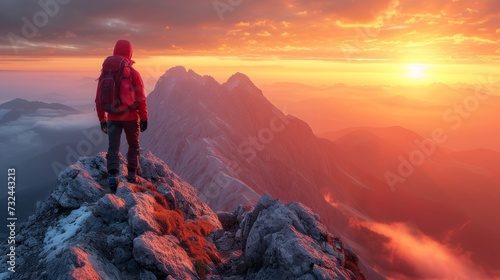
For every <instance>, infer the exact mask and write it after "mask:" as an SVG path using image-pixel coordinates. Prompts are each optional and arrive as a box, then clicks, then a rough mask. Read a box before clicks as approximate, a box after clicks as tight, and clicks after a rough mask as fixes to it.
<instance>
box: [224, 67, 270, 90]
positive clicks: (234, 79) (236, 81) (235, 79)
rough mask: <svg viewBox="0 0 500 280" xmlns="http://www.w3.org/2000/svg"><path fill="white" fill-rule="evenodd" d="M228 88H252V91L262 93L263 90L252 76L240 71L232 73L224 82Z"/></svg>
mask: <svg viewBox="0 0 500 280" xmlns="http://www.w3.org/2000/svg"><path fill="white" fill-rule="evenodd" d="M223 86H224V87H226V88H227V89H228V90H230V91H233V90H234V89H236V88H239V87H243V88H245V89H247V90H251V91H252V92H259V93H260V94H262V91H261V90H260V89H258V88H257V86H255V84H254V83H253V82H252V80H250V78H249V77H248V76H247V75H245V74H243V73H240V72H237V73H235V74H234V75H232V76H231V77H230V78H229V79H228V80H227V81H226V82H225V83H224V84H223Z"/></svg>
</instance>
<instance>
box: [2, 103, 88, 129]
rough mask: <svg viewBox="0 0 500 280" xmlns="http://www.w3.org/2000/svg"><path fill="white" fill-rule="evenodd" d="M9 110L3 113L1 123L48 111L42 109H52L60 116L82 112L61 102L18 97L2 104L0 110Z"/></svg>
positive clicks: (43, 113)
mask: <svg viewBox="0 0 500 280" xmlns="http://www.w3.org/2000/svg"><path fill="white" fill-rule="evenodd" d="M1 109H4V110H8V111H6V112H4V113H3V114H2V115H1V118H0V125H2V124H5V123H8V122H12V121H16V120H18V119H19V118H20V117H21V116H23V115H46V114H47V112H42V111H41V110H50V111H51V112H53V113H55V114H57V115H58V116H64V115H68V114H79V113H82V112H81V111H78V110H76V109H74V108H71V107H69V106H66V105H63V104H59V103H45V102H40V101H28V100H26V99H21V98H16V99H13V100H11V101H9V102H5V103H3V104H0V110H1Z"/></svg>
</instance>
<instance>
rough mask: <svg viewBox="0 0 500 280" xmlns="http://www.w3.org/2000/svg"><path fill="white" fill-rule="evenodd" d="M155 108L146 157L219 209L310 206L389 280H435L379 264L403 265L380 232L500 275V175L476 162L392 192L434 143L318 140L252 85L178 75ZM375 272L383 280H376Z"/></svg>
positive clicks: (452, 160)
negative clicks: (455, 254)
mask: <svg viewBox="0 0 500 280" xmlns="http://www.w3.org/2000/svg"><path fill="white" fill-rule="evenodd" d="M148 104H149V110H150V119H151V121H150V129H149V130H148V131H147V132H146V133H145V134H144V136H143V140H142V143H143V144H142V145H143V146H144V147H145V148H147V149H149V150H151V151H152V152H153V153H155V154H156V155H158V156H159V157H160V158H162V159H163V160H164V161H165V162H166V163H167V164H169V166H171V168H172V169H173V170H174V171H175V172H176V173H178V174H179V175H180V176H181V177H182V178H184V179H185V180H186V181H187V182H189V183H190V184H192V185H193V186H194V187H195V188H196V189H197V191H198V192H199V194H200V197H201V198H202V199H203V200H204V201H205V202H206V203H208V204H209V205H210V206H211V208H212V209H215V210H227V209H232V208H234V207H235V205H238V204H241V203H255V202H256V200H257V199H258V197H259V195H260V194H263V193H269V194H271V195H272V196H274V197H277V198H279V199H282V200H284V201H301V202H303V203H304V204H306V205H308V206H309V207H311V208H312V209H314V211H316V212H318V213H319V214H320V216H321V217H322V219H323V220H324V221H325V223H326V225H327V226H330V229H331V230H333V231H335V232H336V233H338V234H339V235H341V236H342V237H343V238H344V239H346V240H349V243H350V244H351V245H352V246H353V247H354V248H355V249H357V250H358V252H360V256H361V257H362V258H363V259H364V260H365V261H368V263H370V265H371V266H372V267H373V268H375V270H378V271H380V272H382V273H383V274H386V275H389V276H390V275H406V276H407V277H417V278H418V277H424V276H425V275H424V274H419V273H420V272H415V271H414V270H411V269H408V267H412V266H415V265H416V263H415V261H413V260H408V259H406V258H405V257H403V256H402V255H398V256H396V257H397V258H400V259H401V261H400V262H398V263H397V264H395V263H390V262H388V259H385V258H379V257H377V256H379V255H380V254H387V255H392V254H394V252H392V251H388V250H390V249H389V244H388V241H387V240H388V238H389V239H390V238H391V237H389V236H387V235H386V234H383V233H382V232H376V231H375V230H374V228H375V227H374V226H373V225H374V224H377V223H382V224H387V225H389V224H393V223H403V224H405V225H412V226H413V225H415V226H416V227H417V228H419V229H420V230H422V232H423V233H424V234H425V235H427V236H429V237H431V238H433V239H435V240H438V241H440V242H443V244H444V245H445V246H450V248H456V247H461V248H462V249H463V250H464V251H465V252H466V253H467V254H471V256H472V258H473V259H474V261H475V263H476V264H477V265H479V266H483V267H484V268H486V269H488V270H495V269H496V268H495V265H494V263H495V260H496V259H495V258H493V257H492V254H493V252H495V251H497V250H499V249H500V248H497V247H496V245H493V246H489V245H488V244H490V243H485V242H483V240H485V239H489V238H491V236H492V234H496V233H498V232H500V229H499V228H498V224H492V223H491V221H493V220H495V218H496V219H498V217H497V215H498V214H497V213H500V212H499V211H493V209H497V210H499V209H498V207H497V206H496V204H495V203H494V201H495V200H497V201H498V198H499V191H498V188H495V186H498V184H499V183H500V178H499V177H498V175H496V174H494V173H492V171H493V170H495V167H494V166H492V165H488V164H487V165H488V166H486V167H485V166H484V164H483V166H480V165H476V166H474V165H473V164H471V163H473V162H474V161H472V160H467V159H463V158H462V159H461V160H460V161H459V160H457V157H456V156H457V155H454V154H453V153H450V152H448V151H447V150H442V149H441V148H439V147H433V148H432V153H431V154H430V155H428V156H425V158H423V159H422V160H423V162H422V163H421V166H420V163H418V164H419V166H417V167H418V168H415V171H413V172H412V174H411V175H410V176H408V178H406V177H403V182H400V183H399V185H396V186H395V187H393V186H391V185H390V184H388V181H387V178H386V176H385V174H387V172H392V173H395V174H396V175H397V174H399V173H398V167H399V166H400V164H401V162H400V159H401V157H408V156H409V155H411V153H412V152H413V151H415V150H416V149H419V148H421V145H420V146H419V144H418V143H420V144H422V143H424V145H425V144H426V142H425V139H424V138H423V137H421V136H420V135H418V134H417V133H414V132H412V131H410V130H408V129H404V128H402V127H393V128H384V129H376V128H369V129H368V128H366V129H365V128H359V129H352V130H349V131H347V130H346V131H345V132H339V133H338V135H335V136H334V137H330V138H331V139H329V140H328V139H322V138H318V137H316V136H315V135H314V134H313V132H312V130H311V128H310V127H309V126H308V125H307V124H306V123H305V122H303V121H301V120H299V119H297V118H296V117H293V116H290V115H288V116H286V115H284V114H283V113H282V112H281V111H280V110H278V109H277V108H276V107H275V106H273V104H271V103H270V102H269V101H268V100H267V99H266V98H265V97H264V95H263V94H262V91H261V90H260V89H258V88H257V87H256V86H255V85H254V84H253V83H252V82H251V80H250V79H249V78H248V77H247V76H245V75H244V74H241V73H238V74H235V75H233V76H232V77H230V78H229V79H228V80H227V81H226V82H225V83H223V84H219V83H218V82H217V81H215V80H214V79H213V78H212V77H210V76H200V75H198V74H196V73H195V72H193V71H191V70H189V71H187V70H186V69H184V68H183V67H175V68H172V69H170V70H168V71H167V72H166V73H165V74H164V75H163V76H162V77H161V78H160V79H159V81H158V83H157V85H156V87H155V90H154V91H153V92H152V93H151V94H150V95H149V96H148ZM346 114H347V116H346V117H348V113H346ZM415 141H417V142H418V143H416V142H415ZM483 152H484V151H483ZM486 153H488V152H486ZM400 156H401V157H400ZM461 156H462V157H465V155H463V154H462V155H461ZM491 157H493V158H496V154H495V153H491ZM473 158H474V157H473ZM464 161H465V162H467V164H465V163H464ZM494 162H496V160H492V161H491V163H494ZM458 174H460V176H457V175H458ZM403 175H404V174H403ZM475 185H480V186H481V187H482V188H483V189H484V190H485V192H484V193H483V192H482V191H477V189H476V188H475V187H474V186H475ZM454 189H455V190H457V189H459V190H460V191H458V192H457V191H454ZM471 198H473V199H472V200H471ZM409 202H411V203H409ZM485 205H489V206H488V207H485ZM465 224H467V225H471V227H472V228H473V229H472V230H469V228H467V227H464V225H465ZM334 225H335V227H334ZM450 232H456V233H457V234H454V235H450V234H449V233H450ZM444 236H446V238H444ZM499 246H500V245H499ZM408 250H411V249H410V248H408ZM412 261H413V262H412ZM365 272H366V273H367V275H370V276H371V277H373V278H376V277H379V276H377V275H376V273H375V272H374V271H373V270H370V269H368V268H366V270H365ZM421 273H425V272H421Z"/></svg>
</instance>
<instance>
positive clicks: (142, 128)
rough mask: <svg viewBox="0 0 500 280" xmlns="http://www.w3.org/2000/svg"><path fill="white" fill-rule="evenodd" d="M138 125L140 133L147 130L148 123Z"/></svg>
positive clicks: (142, 122) (143, 122)
mask: <svg viewBox="0 0 500 280" xmlns="http://www.w3.org/2000/svg"><path fill="white" fill-rule="evenodd" d="M139 125H140V127H141V132H144V131H146V129H148V121H141V122H140V124H139Z"/></svg>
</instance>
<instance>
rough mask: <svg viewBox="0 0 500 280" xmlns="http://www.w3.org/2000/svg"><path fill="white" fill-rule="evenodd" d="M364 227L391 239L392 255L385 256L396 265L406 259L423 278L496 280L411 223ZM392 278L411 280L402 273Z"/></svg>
mask: <svg viewBox="0 0 500 280" xmlns="http://www.w3.org/2000/svg"><path fill="white" fill-rule="evenodd" d="M363 225H364V226H366V227H368V228H370V229H371V230H373V231H375V232H377V233H379V234H382V235H384V236H387V237H388V238H389V239H390V242H389V243H387V244H386V248H387V250H388V252H390V254H391V255H390V256H385V257H389V258H390V259H392V260H393V261H395V262H396V261H397V260H398V259H404V260H405V261H406V262H408V263H410V264H411V265H412V266H413V268H414V269H415V270H416V272H417V273H418V274H419V275H420V277H419V279H423V280H424V279H425V280H427V279H428V280H430V279H453V280H461V279H464V280H465V279H493V278H491V277H490V276H487V275H485V274H484V272H482V271H481V270H479V269H478V268H477V267H476V266H475V265H474V264H473V262H472V261H471V260H470V258H469V257H468V256H467V255H465V254H462V253H460V252H459V250H457V249H451V248H449V247H447V246H446V245H444V244H441V243H440V242H438V241H436V240H433V239H432V238H430V237H428V236H426V235H425V234H423V233H422V232H421V231H419V230H418V229H416V228H412V227H411V226H409V225H407V224H404V223H395V224H383V223H363ZM388 276H389V277H390V278H391V279H407V278H405V276H404V275H399V274H398V275H388ZM412 279H415V278H412ZM496 279H500V278H496Z"/></svg>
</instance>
